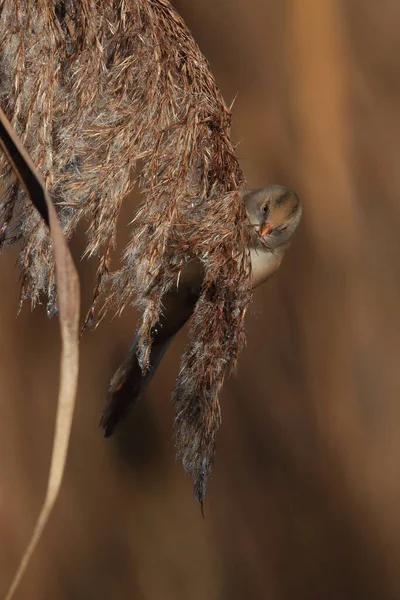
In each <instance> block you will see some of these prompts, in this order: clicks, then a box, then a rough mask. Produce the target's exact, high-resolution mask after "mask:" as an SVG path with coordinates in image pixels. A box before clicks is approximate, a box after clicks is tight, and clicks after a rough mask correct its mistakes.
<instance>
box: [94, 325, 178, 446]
mask: <svg viewBox="0 0 400 600" xmlns="http://www.w3.org/2000/svg"><path fill="white" fill-rule="evenodd" d="M139 337H140V336H139V334H138V335H137V336H136V337H135V340H134V342H133V344H132V346H131V347H130V349H129V352H128V354H127V355H126V357H125V360H124V361H123V363H122V364H121V365H120V366H119V367H118V369H117V371H116V373H115V375H114V377H113V378H112V379H111V381H110V384H109V387H108V392H107V403H106V406H105V409H104V411H103V414H102V415H101V419H100V427H102V428H103V430H104V436H105V437H110V435H112V433H114V430H115V427H116V426H117V425H118V424H119V422H120V421H122V420H123V419H124V418H125V417H126V416H127V414H128V413H129V411H130V410H131V408H132V407H133V406H134V405H135V403H136V401H137V400H138V398H139V396H140V395H141V394H142V392H144V390H145V389H146V387H147V386H148V385H149V383H150V381H151V379H152V377H153V375H154V373H155V371H156V369H157V367H158V365H159V363H160V361H161V359H162V357H163V356H164V354H165V352H166V351H167V349H168V347H169V345H170V343H171V342H172V340H173V338H174V336H171V337H170V338H168V339H166V340H163V341H162V342H161V343H159V344H153V346H152V349H151V353H150V365H151V366H150V368H149V369H148V371H147V373H146V374H145V375H143V374H142V370H141V368H140V365H139V362H138V359H137V356H136V351H137V347H138V343H139Z"/></svg>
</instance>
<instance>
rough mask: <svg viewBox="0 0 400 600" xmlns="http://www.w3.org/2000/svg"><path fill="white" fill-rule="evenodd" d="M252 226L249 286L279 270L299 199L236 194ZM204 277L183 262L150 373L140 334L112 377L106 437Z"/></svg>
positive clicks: (157, 331) (282, 190)
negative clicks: (141, 355) (142, 360)
mask: <svg viewBox="0 0 400 600" xmlns="http://www.w3.org/2000/svg"><path fill="white" fill-rule="evenodd" d="M241 194H242V198H243V201H244V203H245V206H246V211H247V215H248V218H249V221H250V224H251V226H252V227H253V228H254V236H253V245H252V247H251V249H250V259H251V285H252V288H255V287H257V286H258V285H260V284H261V283H264V282H265V281H267V280H268V279H269V278H270V277H271V276H272V275H273V274H274V273H275V272H276V271H277V270H278V268H279V266H280V264H281V262H282V259H283V256H284V254H285V252H286V250H287V248H288V247H289V245H290V242H291V240H292V237H293V234H294V232H295V231H296V229H297V227H298V225H299V222H300V219H301V214H302V206H301V202H300V199H299V197H298V196H297V194H296V193H295V192H293V191H292V190H290V189H288V188H286V187H283V186H281V185H270V186H268V187H264V188H260V189H257V190H244V191H242V192H241ZM203 276H204V270H203V265H202V263H201V261H200V260H193V261H190V262H188V263H187V264H186V265H185V266H184V268H183V269H182V271H181V274H180V276H179V281H178V284H177V287H176V288H174V289H173V290H171V291H170V292H168V293H167V294H166V296H165V298H164V300H163V306H164V309H163V313H162V315H161V317H160V320H159V321H158V323H157V324H156V325H155V326H154V328H153V330H152V347H151V353H150V368H149V369H148V371H147V372H146V374H145V375H142V371H141V368H140V366H139V363H138V359H137V356H136V351H137V347H138V342H139V339H140V333H138V334H137V335H136V337H135V340H134V342H133V344H132V346H131V348H130V350H129V352H128V354H127V356H126V357H125V360H124V361H123V363H122V364H121V365H120V367H119V368H118V369H117V371H116V373H115V375H114V377H113V378H112V380H111V382H110V385H109V389H108V394H107V404H106V407H105V409H104V412H103V414H102V416H101V420H100V426H101V427H102V428H103V429H104V435H105V437H109V436H110V435H111V434H112V433H113V432H114V429H115V426H116V425H117V424H118V423H119V422H120V421H121V420H122V419H123V418H124V417H125V416H126V415H127V413H128V411H129V410H130V408H131V407H132V406H133V405H134V404H135V402H136V400H137V399H138V398H139V396H140V395H141V393H142V392H143V391H144V390H145V388H146V387H147V386H148V384H149V383H150V380H151V378H152V377H153V375H154V372H155V370H156V369H157V367H158V365H159V363H160V361H161V359H162V357H163V356H164V354H165V352H166V350H167V349H168V347H169V345H170V344H171V342H172V340H173V339H174V337H175V335H176V334H177V333H178V331H179V330H180V329H181V327H183V325H184V324H185V323H186V321H188V320H189V318H190V317H191V315H192V313H193V310H194V307H195V304H196V301H197V299H198V297H199V295H200V291H201V284H202V280H203Z"/></svg>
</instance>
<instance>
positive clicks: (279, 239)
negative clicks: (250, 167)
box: [242, 185, 302, 251]
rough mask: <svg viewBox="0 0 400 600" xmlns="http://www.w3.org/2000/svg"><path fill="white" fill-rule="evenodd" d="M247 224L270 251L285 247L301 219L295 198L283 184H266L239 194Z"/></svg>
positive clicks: (292, 192) (297, 200)
mask: <svg viewBox="0 0 400 600" xmlns="http://www.w3.org/2000/svg"><path fill="white" fill-rule="evenodd" d="M242 196H243V200H244V203H245V205H246V210H247V214H248V217H249V220H250V224H251V225H252V226H253V227H254V229H255V231H256V232H257V234H258V236H259V241H260V243H261V244H262V245H263V246H265V247H266V248H269V249H270V250H271V251H274V250H275V249H277V248H279V247H280V246H284V245H286V244H287V243H288V242H289V241H290V240H291V238H292V236H293V234H294V232H295V231H296V229H297V226H298V224H299V222H300V219H301V214H302V206H301V202H300V199H299V197H298V195H297V194H296V193H295V192H294V191H293V190H290V189H289V188H286V187H284V186H282V185H269V186H267V187H265V188H260V189H258V190H245V191H243V192H242Z"/></svg>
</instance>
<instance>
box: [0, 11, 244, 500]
mask: <svg viewBox="0 0 400 600" xmlns="http://www.w3.org/2000/svg"><path fill="white" fill-rule="evenodd" d="M0 11H1V18H0V75H1V76H0V94H1V102H2V106H3V107H4V110H5V112H6V113H7V115H8V117H9V119H10V120H11V121H12V124H13V126H14V127H15V129H16V131H17V133H18V134H19V135H20V136H21V138H22V141H23V143H24V145H25V147H26V148H27V150H28V151H29V153H30V154H31V156H32V158H33V160H34V162H35V163H36V165H37V166H38V168H39V170H40V172H41V174H42V176H43V177H44V179H45V181H46V184H47V185H48V187H49V190H50V192H51V195H52V198H53V200H54V203H55V204H56V206H57V207H58V212H59V215H60V219H61V223H62V227H63V229H64V231H65V233H66V234H67V235H68V236H70V235H71V234H72V232H73V231H74V229H75V228H76V225H77V223H78V222H79V221H80V220H81V219H86V220H87V222H88V223H89V227H88V243H87V248H86V254H87V255H98V256H99V268H98V271H97V279H96V286H95V290H94V302H97V308H98V311H97V312H95V310H94V307H92V310H91V311H90V312H89V315H88V319H87V321H90V322H91V324H93V325H95V324H96V323H98V321H99V320H100V319H101V318H102V317H103V316H104V314H106V312H107V310H108V309H109V308H110V307H111V306H114V307H116V308H117V310H122V309H123V308H124V306H126V304H127V303H130V302H132V301H135V303H136V304H137V306H138V307H139V308H140V309H141V310H142V311H143V319H142V341H143V342H144V341H145V340H147V341H148V340H150V331H151V328H152V327H153V325H154V324H155V322H156V321H157V320H158V317H159V312H160V306H161V298H162V296H163V294H165V292H166V291H167V290H168V289H169V288H170V287H171V285H173V283H174V282H175V281H176V277H177V275H178V273H179V271H180V269H181V267H182V265H183V264H184V262H185V261H187V260H189V259H190V258H191V257H193V256H199V257H200V258H201V260H202V261H203V262H204V265H205V279H204V286H203V292H202V295H201V297H200V300H199V302H198V304H197V306H196V310H195V313H194V317H193V320H192V325H191V341H190V344H189V347H188V349H187V351H186V353H185V355H184V357H183V360H182V365H181V370H180V375H179V377H178V380H177V385H176V388H175V392H174V401H175V404H176V409H177V419H176V430H177V434H176V439H177V444H178V452H179V454H180V455H182V456H183V462H184V465H185V468H186V470H187V471H189V472H190V473H191V474H192V476H193V478H194V480H195V490H196V496H197V497H198V498H199V499H200V500H201V499H202V498H203V496H204V492H205V482H206V479H207V476H208V474H209V471H210V467H211V463H212V461H213V456H214V444H215V433H216V430H217V429H218V427H219V423H220V411H219V405H218V398H217V396H218V392H219V389H220V387H221V385H222V382H223V378H224V374H225V373H226V372H227V371H229V370H230V369H231V368H232V366H233V365H234V364H235V363H236V359H237V355H238V351H239V349H240V347H241V345H242V344H243V339H244V333H243V331H244V330H243V316H244V312H245V309H246V306H247V304H248V301H249V297H250V291H249V286H248V274H249V257H248V256H247V254H246V251H245V248H246V246H247V241H248V239H249V231H248V227H247V222H246V217H245V210H244V206H243V203H242V201H241V198H240V195H239V194H238V193H237V190H238V189H239V187H240V186H241V185H242V184H243V174H242V172H241V170H240V168H239V165H238V162H237V159H236V156H235V152H234V147H233V144H232V142H231V140H230V121H231V115H230V112H229V110H228V109H227V107H226V105H225V104H224V102H223V100H222V98H221V95H220V92H219V90H218V88H217V86H216V83H215V80H214V77H213V76H212V74H211V71H210V68H209V65H208V63H207V61H206V60H205V58H204V57H203V55H202V54H201V52H200V50H199V48H198V46H197V44H196V42H195V41H194V39H193V37H192V35H191V33H190V31H189V30H188V29H187V27H186V26H185V24H184V22H183V21H182V19H181V18H180V17H179V15H178V14H177V13H176V11H175V10H174V9H173V8H172V7H171V5H170V3H169V2H167V1H165V0H104V2H102V3H100V4H99V3H96V2H94V1H92V0H79V1H78V0H68V1H67V0H66V1H56V0H24V1H22V0H0ZM0 172H1V174H2V175H3V177H4V178H5V181H6V183H10V182H11V183H12V181H11V179H10V172H9V170H8V166H7V164H6V162H5V160H4V159H3V157H0ZM132 173H133V174H134V175H133V177H132ZM134 185H137V186H138V187H139V189H140V191H141V193H142V194H143V197H144V203H143V205H142V207H141V208H140V210H139V211H138V213H137V215H136V218H135V220H134V223H133V227H132V236H131V239H130V242H129V244H128V245H127V247H126V248H125V250H124V252H123V264H122V267H121V268H120V269H119V270H117V271H116V272H114V273H112V274H110V272H109V269H110V250H111V248H112V247H113V245H114V244H115V230H116V223H117V219H118V215H119V211H120V208H121V203H122V200H123V198H124V197H125V196H126V195H127V193H128V192H129V191H130V190H131V189H132V188H133V186H134ZM0 235H1V237H0V244H1V245H4V244H7V243H12V242H14V241H15V240H16V239H20V240H21V242H22V249H21V255H20V266H21V271H22V276H23V289H22V298H23V299H25V298H30V299H31V302H32V304H33V305H35V304H36V302H37V301H38V299H39V296H40V294H41V293H42V292H45V293H46V294H47V296H48V299H49V300H48V309H49V312H50V313H51V312H54V310H55V297H56V296H55V292H54V265H53V261H52V257H51V248H50V243H49V237H48V234H47V231H46V230H45V229H44V227H43V225H42V224H41V223H40V220H39V218H38V217H37V215H36V214H35V212H34V210H33V209H32V208H31V207H30V206H29V204H28V202H27V199H26V198H25V195H24V194H23V193H22V192H21V191H20V190H19V189H18V187H16V186H15V185H10V186H9V187H8V191H7V194H6V201H5V204H3V207H2V209H1V214H0ZM106 289H107V295H106V296H105V294H104V292H105V290H106ZM211 292H212V293H211ZM100 298H102V300H101V301H100ZM104 298H105V299H104ZM149 350H150V345H149V343H147V344H144V345H143V346H142V351H141V361H142V365H143V367H144V368H146V366H147V362H148V356H149ZM210 357H211V360H210Z"/></svg>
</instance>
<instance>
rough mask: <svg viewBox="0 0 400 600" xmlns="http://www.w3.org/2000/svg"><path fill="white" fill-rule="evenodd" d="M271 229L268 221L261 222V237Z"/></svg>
mask: <svg viewBox="0 0 400 600" xmlns="http://www.w3.org/2000/svg"><path fill="white" fill-rule="evenodd" d="M271 231H272V227H271V225H270V224H269V223H263V224H262V225H261V227H260V230H259V232H260V235H261V237H264V236H265V235H268V234H270V233H271Z"/></svg>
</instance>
